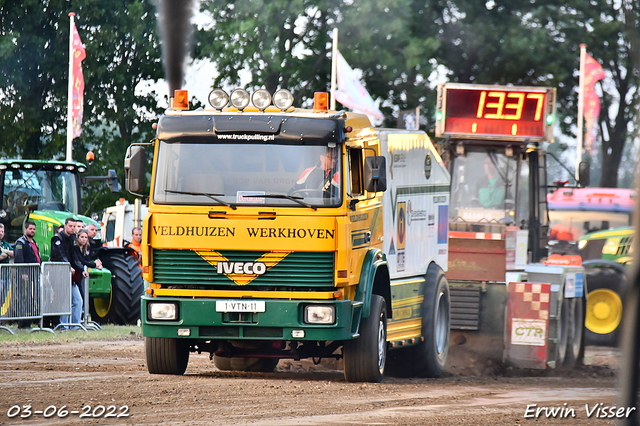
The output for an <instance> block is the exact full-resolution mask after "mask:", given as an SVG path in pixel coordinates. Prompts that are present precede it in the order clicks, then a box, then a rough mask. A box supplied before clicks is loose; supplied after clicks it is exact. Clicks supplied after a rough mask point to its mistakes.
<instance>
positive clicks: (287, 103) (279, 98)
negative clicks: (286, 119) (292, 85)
mask: <svg viewBox="0 0 640 426" xmlns="http://www.w3.org/2000/svg"><path fill="white" fill-rule="evenodd" d="M273 104H274V105H275V106H276V107H277V108H280V110H281V111H286V110H288V109H289V107H291V105H293V95H292V94H291V92H290V91H288V90H287V89H280V90H278V91H277V92H276V93H275V94H274V95H273Z"/></svg>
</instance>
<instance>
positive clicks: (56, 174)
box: [2, 170, 79, 218]
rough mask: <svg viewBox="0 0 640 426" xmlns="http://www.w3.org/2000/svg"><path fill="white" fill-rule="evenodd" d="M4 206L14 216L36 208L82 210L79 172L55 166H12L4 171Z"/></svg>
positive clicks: (68, 210)
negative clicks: (79, 195) (51, 167)
mask: <svg viewBox="0 0 640 426" xmlns="http://www.w3.org/2000/svg"><path fill="white" fill-rule="evenodd" d="M2 208H3V209H4V210H5V211H7V213H8V215H9V217H12V218H15V217H19V216H21V215H24V214H25V213H27V212H32V211H34V210H57V211H65V212H69V213H78V210H79V205H78V183H77V176H76V175H75V173H72V172H66V171H55V170H8V171H6V172H5V174H4V186H3V192H2Z"/></svg>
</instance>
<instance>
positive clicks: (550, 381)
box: [0, 337, 617, 425]
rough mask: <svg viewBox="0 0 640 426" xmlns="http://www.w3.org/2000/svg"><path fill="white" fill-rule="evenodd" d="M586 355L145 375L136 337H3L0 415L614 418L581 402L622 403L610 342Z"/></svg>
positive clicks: (504, 420) (227, 419)
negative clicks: (456, 367) (559, 365)
mask: <svg viewBox="0 0 640 426" xmlns="http://www.w3.org/2000/svg"><path fill="white" fill-rule="evenodd" d="M587 360H588V362H591V363H592V364H593V365H591V366H584V367H581V368H580V369H579V370H577V371H571V372H564V373H563V372H549V371H547V372H522V371H510V370H506V371H505V372H503V373H500V374H499V375H493V376H491V377H473V376H460V375H455V376H454V375H452V374H449V375H447V377H445V378H442V379H395V378H387V379H385V381H384V382H383V383H381V384H363V383H347V382H345V381H344V378H343V375H342V372H341V371H338V370H335V369H331V368H328V367H326V366H314V365H313V364H311V363H309V362H290V361H281V362H280V364H279V365H278V368H277V371H276V372H275V373H270V374H261V373H239V372H238V373H236V372H221V371H218V370H217V369H216V368H215V367H214V366H213V363H212V362H211V361H209V359H208V355H204V354H203V355H193V354H192V356H191V360H190V362H189V367H188V369H187V373H186V375H185V376H182V377H176V376H158V375H150V374H148V373H147V371H146V366H145V361H144V343H143V341H142V340H141V338H139V337H136V338H132V340H128V341H107V342H83V343H69V344H62V345H60V344H52V345H25V344H15V343H12V344H10V345H3V346H2V347H0V375H1V380H0V424H28V425H40V424H42V425H44V424H47V425H49V424H52V423H54V424H149V425H150V424H158V423H162V422H164V424H190V425H193V424H202V425H205V424H207V425H209V424H213V425H334V424H343V425H353V424H376V425H467V424H468V425H484V424H486V425H489V424H491V425H518V424H536V425H540V424H551V425H585V424H594V425H608V424H613V423H612V421H611V420H609V419H598V418H595V416H592V417H591V418H588V417H587V414H586V412H585V404H589V406H590V407H593V406H594V405H595V404H596V403H600V402H602V403H604V404H605V405H611V404H613V403H614V402H615V399H616V390H615V371H616V369H617V367H616V364H617V360H616V357H615V352H614V351H612V350H610V349H603V348H587ZM598 364H599V365H598ZM564 403H566V404H567V405H566V407H568V408H573V409H574V410H575V415H576V417H575V418H549V419H547V418H545V416H544V414H543V415H542V416H541V417H540V418H538V419H537V420H536V419H526V418H525V417H524V415H525V411H526V409H527V405H529V404H537V406H538V407H564ZM14 405H19V406H22V405H31V407H32V408H31V410H32V411H34V412H35V411H36V410H42V411H44V410H45V409H47V407H49V406H55V408H56V409H59V408H61V407H62V406H63V405H66V409H67V410H70V411H71V410H78V411H80V413H78V414H68V415H67V416H66V417H65V418H59V417H58V416H57V414H55V415H53V416H52V417H51V418H45V417H44V414H32V415H31V416H30V417H29V419H28V420H27V419H21V418H20V415H18V416H16V417H13V418H8V413H9V411H10V408H11V407H12V406H14ZM99 405H102V406H105V407H106V408H108V406H110V405H114V406H115V408H114V409H112V412H113V414H116V415H117V414H119V413H121V410H124V409H121V407H122V406H127V407H128V414H129V417H121V418H105V415H99V416H98V417H97V418H91V417H88V418H80V414H82V407H83V406H91V410H94V409H95V408H96V407H97V406H99ZM15 410H17V409H16V408H14V413H15ZM49 410H52V408H50V409H49ZM85 410H86V408H85ZM98 410H101V409H100V408H98ZM107 412H108V411H107ZM96 414H100V412H99V411H98V412H96Z"/></svg>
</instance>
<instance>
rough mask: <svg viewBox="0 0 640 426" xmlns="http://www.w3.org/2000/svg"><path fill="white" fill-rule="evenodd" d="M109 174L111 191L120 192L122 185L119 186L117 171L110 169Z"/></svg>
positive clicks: (108, 183) (108, 180)
mask: <svg viewBox="0 0 640 426" xmlns="http://www.w3.org/2000/svg"><path fill="white" fill-rule="evenodd" d="M107 174H108V176H109V178H108V179H107V185H109V191H111V192H120V184H118V176H117V175H116V171H115V170H113V169H109V172H108V173H107Z"/></svg>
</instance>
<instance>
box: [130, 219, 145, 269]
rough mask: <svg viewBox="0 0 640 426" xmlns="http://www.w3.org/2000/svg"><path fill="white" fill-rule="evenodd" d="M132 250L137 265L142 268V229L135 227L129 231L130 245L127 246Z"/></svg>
mask: <svg viewBox="0 0 640 426" xmlns="http://www.w3.org/2000/svg"><path fill="white" fill-rule="evenodd" d="M127 247H130V248H132V249H133V250H134V253H133V255H134V256H135V258H136V260H137V261H138V265H139V266H140V267H141V268H142V229H141V228H139V227H137V226H136V227H135V228H133V229H132V230H131V243H129V244H128V245H127Z"/></svg>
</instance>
